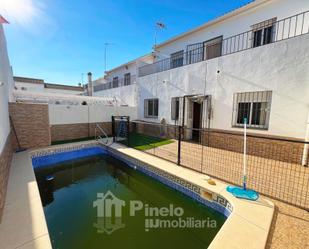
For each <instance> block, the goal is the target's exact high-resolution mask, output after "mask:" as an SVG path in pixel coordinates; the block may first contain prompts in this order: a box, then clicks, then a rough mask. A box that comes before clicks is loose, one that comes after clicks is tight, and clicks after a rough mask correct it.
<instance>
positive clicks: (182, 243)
mask: <svg viewBox="0 0 309 249" xmlns="http://www.w3.org/2000/svg"><path fill="white" fill-rule="evenodd" d="M117 158H118V159H117ZM120 159H121V160H119V157H118V156H117V155H115V154H113V153H110V151H106V150H105V149H103V148H102V147H97V146H95V147H88V148H80V149H74V150H70V151H58V152H56V153H48V154H42V155H41V154H39V155H36V156H34V157H33V158H32V162H33V167H34V169H35V174H36V178H37V182H38V185H39V189H40V195H41V199H42V203H43V206H44V212H45V216H46V220H47V225H48V229H49V232H50V237H51V240H52V244H53V248H54V249H56V248H60V249H64V248H76V249H79V248H102V247H104V248H158V247H160V248H171V247H173V248H207V247H208V245H209V244H210V243H211V241H212V240H213V238H214V237H215V235H216V234H217V232H218V231H219V229H220V228H221V226H222V225H223V223H224V222H225V220H226V216H228V215H227V213H224V212H221V213H220V212H218V211H215V210H214V209H212V208H209V207H207V206H205V205H204V204H205V203H203V200H201V199H200V196H199V195H197V191H195V190H194V188H192V186H189V185H186V183H183V182H182V184H177V179H176V180H175V181H174V182H172V181H171V179H169V177H165V176H164V175H162V172H158V171H155V170H153V171H151V170H149V168H147V167H141V165H139V164H138V163H134V162H133V163H129V162H123V161H126V160H125V159H124V158H120ZM98 193H99V194H98ZM100 193H101V194H100ZM105 197H106V200H108V202H107V203H109V204H111V200H116V201H115V202H113V203H112V205H114V204H115V203H116V204H117V205H118V206H117V205H116V209H113V210H112V211H111V212H110V213H108V211H107V208H106V207H108V206H106V205H105V206H104V207H102V206H100V205H99V204H100V203H102V202H101V201H102V199H103V198H105ZM194 199H195V200H194ZM105 204H106V203H105ZM113 207H115V206H113ZM104 208H105V210H102V209H104ZM117 208H118V209H117ZM132 209H133V210H132ZM119 210H121V211H120V213H119ZM222 210H223V209H222ZM224 210H226V209H224ZM219 211H220V210H219ZM106 212H107V213H106ZM102 214H104V215H103V216H102ZM119 214H120V215H119ZM224 214H225V215H224ZM214 224H215V225H214Z"/></svg>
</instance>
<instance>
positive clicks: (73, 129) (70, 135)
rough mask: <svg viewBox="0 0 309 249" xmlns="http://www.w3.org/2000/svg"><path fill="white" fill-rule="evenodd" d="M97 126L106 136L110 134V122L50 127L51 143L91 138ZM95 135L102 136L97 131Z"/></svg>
mask: <svg viewBox="0 0 309 249" xmlns="http://www.w3.org/2000/svg"><path fill="white" fill-rule="evenodd" d="M96 124H98V125H99V126H100V127H101V128H102V129H103V130H104V131H105V132H106V133H107V135H109V136H110V135H111V134H112V124H111V122H98V123H89V124H88V123H75V124H56V125H51V127H50V131H51V141H52V142H57V141H65V140H74V139H80V138H87V137H93V136H94V135H95V127H96ZM97 135H103V134H102V132H101V131H100V130H99V129H98V130H97Z"/></svg>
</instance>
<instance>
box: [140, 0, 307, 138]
mask: <svg viewBox="0 0 309 249" xmlns="http://www.w3.org/2000/svg"><path fill="white" fill-rule="evenodd" d="M308 11H309V1H302V0H296V1H289V0H258V1H254V2H252V3H249V4H247V5H245V6H243V7H241V8H239V9H237V10H234V11H232V12H229V13H227V14H225V15H223V16H221V17H218V18H217V19H215V20H212V21H210V22H208V23H205V24H203V25H201V26H200V27H197V28H195V29H193V30H190V31H188V32H185V33H183V34H181V35H178V36H176V37H173V38H171V39H169V40H167V41H165V42H163V43H161V44H159V45H157V46H156V48H155V50H156V61H155V62H154V63H152V64H149V65H146V66H142V67H140V68H139V77H138V87H139V96H140V97H139V98H140V103H139V104H138V105H137V106H138V117H139V118H140V119H142V120H144V121H150V122H162V120H163V119H164V121H165V122H167V123H169V124H183V125H184V126H185V127H189V128H210V129H217V130H224V131H233V132H234V131H235V132H240V131H242V129H241V128H242V127H243V124H244V118H247V120H248V121H247V122H248V127H249V128H250V132H252V133H257V134H263V135H272V136H283V137H292V138H297V139H301V140H305V139H306V140H308V136H309V131H308V130H309V125H308V114H309V74H308V68H309V35H308V32H309V12H308ZM184 103H185V104H184ZM198 135H199V134H198V133H197V134H195V132H194V131H193V132H187V133H186V137H187V138H188V139H190V138H195V137H198Z"/></svg>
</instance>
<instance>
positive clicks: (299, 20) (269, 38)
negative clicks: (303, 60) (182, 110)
mask: <svg viewBox="0 0 309 249" xmlns="http://www.w3.org/2000/svg"><path fill="white" fill-rule="evenodd" d="M251 28H252V29H251V30H249V31H246V32H243V33H240V34H237V35H234V36H231V37H228V38H225V39H218V38H215V39H213V40H210V41H205V42H201V43H196V44H191V45H188V46H187V51H185V52H178V53H177V54H174V55H172V56H171V57H170V58H167V59H163V60H160V61H157V62H155V63H153V64H148V65H144V66H142V67H140V68H139V69H138V70H139V74H138V76H139V77H142V76H146V75H149V74H153V73H158V72H162V71H166V70H169V69H173V68H177V67H182V66H184V65H189V64H193V63H197V62H201V61H205V60H209V59H212V58H216V57H220V56H224V55H229V54H233V53H236V52H240V51H244V50H248V49H252V48H255V47H260V46H263V45H267V44H270V43H274V42H279V41H282V40H286V39H290V38H293V37H297V36H300V35H304V34H308V33H309V11H306V12H303V13H300V14H297V15H294V16H290V17H287V18H285V19H282V20H279V21H277V20H276V18H273V19H270V20H267V21H264V22H261V23H258V24H255V25H253V26H251ZM219 38H220V37H219ZM221 38H222V37H221Z"/></svg>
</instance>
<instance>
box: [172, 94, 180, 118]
mask: <svg viewBox="0 0 309 249" xmlns="http://www.w3.org/2000/svg"><path fill="white" fill-rule="evenodd" d="M178 118H179V97H174V98H172V101H171V119H172V120H178Z"/></svg>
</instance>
